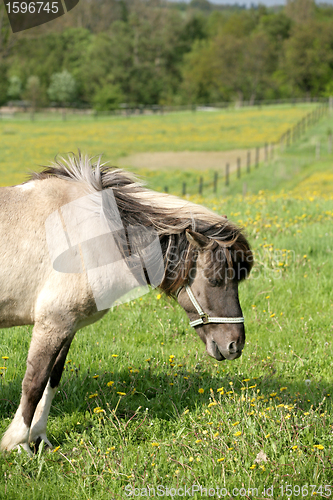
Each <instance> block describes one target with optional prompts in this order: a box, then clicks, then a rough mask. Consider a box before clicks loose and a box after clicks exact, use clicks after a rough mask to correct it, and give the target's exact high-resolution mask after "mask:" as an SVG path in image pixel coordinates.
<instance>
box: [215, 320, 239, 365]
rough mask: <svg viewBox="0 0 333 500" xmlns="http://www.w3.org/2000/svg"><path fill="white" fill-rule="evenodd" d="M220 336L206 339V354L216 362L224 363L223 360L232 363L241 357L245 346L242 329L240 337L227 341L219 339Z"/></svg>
mask: <svg viewBox="0 0 333 500" xmlns="http://www.w3.org/2000/svg"><path fill="white" fill-rule="evenodd" d="M219 337H220V335H216V334H215V335H212V336H209V337H208V338H206V350H207V353H208V354H209V355H210V356H211V357H212V358H215V359H217V361H224V360H225V359H227V360H229V361H232V360H233V359H237V358H239V357H240V356H241V355H242V351H243V348H244V344H245V334H244V329H243V328H242V332H241V333H240V335H236V336H232V337H233V338H232V337H231V338H230V337H229V339H225V338H223V337H222V335H221V337H222V338H219Z"/></svg>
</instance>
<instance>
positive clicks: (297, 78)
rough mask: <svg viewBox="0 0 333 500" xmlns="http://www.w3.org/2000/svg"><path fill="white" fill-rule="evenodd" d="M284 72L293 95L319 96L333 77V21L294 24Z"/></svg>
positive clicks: (286, 50)
mask: <svg viewBox="0 0 333 500" xmlns="http://www.w3.org/2000/svg"><path fill="white" fill-rule="evenodd" d="M281 71H282V72H283V73H284V76H285V79H286V80H287V81H289V82H290V85H291V87H292V89H293V93H294V95H314V96H317V95H320V94H321V93H322V92H324V90H325V87H326V85H327V83H328V82H329V81H330V80H331V79H332V76H333V22H330V23H327V22H322V23H318V22H315V21H311V22H309V23H303V24H297V25H295V27H294V29H293V32H292V36H290V38H288V39H287V40H286V41H285V45H284V58H283V60H282V62H281Z"/></svg>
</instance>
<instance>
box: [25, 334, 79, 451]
mask: <svg viewBox="0 0 333 500" xmlns="http://www.w3.org/2000/svg"><path fill="white" fill-rule="evenodd" d="M73 336H74V335H73ZM73 336H71V337H70V338H69V339H68V340H67V342H66V343H65V345H64V346H63V347H62V348H61V350H60V352H59V354H58V357H57V359H56V361H55V363H54V365H53V367H52V371H51V375H50V378H49V380H48V382H47V385H46V387H45V389H44V392H43V396H42V398H41V400H40V401H39V403H38V405H37V408H36V411H35V413H34V417H33V419H32V423H31V428H30V434H29V443H31V442H34V443H35V450H37V449H38V447H39V445H40V443H41V441H44V442H45V444H46V445H47V446H48V447H49V448H51V449H52V444H51V443H50V441H49V440H48V439H47V436H46V426H47V419H48V416H49V413H50V408H51V403H52V400H53V398H54V396H55V394H56V392H57V389H58V386H59V382H60V379H61V375H62V373H63V369H64V365H65V361H66V357H67V354H68V350H69V348H70V345H71V342H72V340H73Z"/></svg>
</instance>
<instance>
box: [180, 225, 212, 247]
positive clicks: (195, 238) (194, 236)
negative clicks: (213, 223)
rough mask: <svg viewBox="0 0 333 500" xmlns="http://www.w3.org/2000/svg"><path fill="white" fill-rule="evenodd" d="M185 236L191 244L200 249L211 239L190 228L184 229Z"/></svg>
mask: <svg viewBox="0 0 333 500" xmlns="http://www.w3.org/2000/svg"><path fill="white" fill-rule="evenodd" d="M185 234H186V238H187V241H188V242H189V243H191V245H193V246H194V247H196V248H198V249H199V250H201V249H202V248H204V247H206V246H207V245H208V243H209V242H210V241H211V240H210V239H209V238H207V236H204V235H203V234H200V233H197V232H196V231H192V229H186V233H185Z"/></svg>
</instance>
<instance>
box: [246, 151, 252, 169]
mask: <svg viewBox="0 0 333 500" xmlns="http://www.w3.org/2000/svg"><path fill="white" fill-rule="evenodd" d="M246 170H247V173H248V174H249V173H250V170H251V151H248V152H247V164H246Z"/></svg>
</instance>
